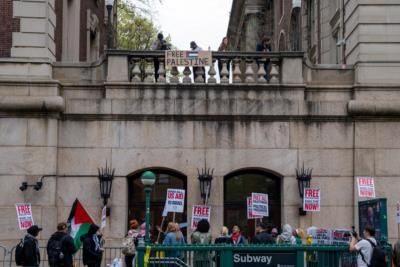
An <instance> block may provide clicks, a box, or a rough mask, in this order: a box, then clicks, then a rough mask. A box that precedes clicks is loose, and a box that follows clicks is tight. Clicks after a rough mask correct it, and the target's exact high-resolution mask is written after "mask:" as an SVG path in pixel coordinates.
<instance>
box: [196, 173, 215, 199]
mask: <svg viewBox="0 0 400 267" xmlns="http://www.w3.org/2000/svg"><path fill="white" fill-rule="evenodd" d="M197 173H198V178H199V181H200V194H201V198H202V199H203V204H204V205H206V204H207V202H208V198H209V197H210V192H211V181H212V179H213V173H214V169H212V170H211V169H207V168H204V169H201V173H200V171H199V169H197Z"/></svg>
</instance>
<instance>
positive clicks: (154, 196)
mask: <svg viewBox="0 0 400 267" xmlns="http://www.w3.org/2000/svg"><path fill="white" fill-rule="evenodd" d="M145 171H152V172H154V174H155V175H156V177H157V178H156V182H155V184H154V185H153V190H152V193H151V197H150V225H151V231H152V232H153V233H155V232H156V229H155V227H156V226H161V222H162V212H163V209H164V204H165V199H166V194H167V189H168V188H177V189H184V190H185V191H186V190H187V176H186V175H185V174H183V173H181V172H179V171H177V170H174V169H169V168H163V167H152V168H145V169H141V170H138V171H135V172H133V173H131V174H129V175H128V176H127V179H128V222H129V220H132V219H136V220H138V221H139V223H140V222H141V221H142V220H143V219H144V218H145V205H146V203H145V194H144V187H143V184H142V182H141V180H140V178H141V175H142V173H143V172H145ZM186 199H187V194H186V195H185V208H184V213H176V214H175V221H176V222H178V223H182V222H186V218H187V209H186V205H187V204H186V203H187V201H186ZM172 220H173V214H171V213H169V214H168V216H167V218H166V220H165V221H166V222H168V221H172ZM128 225H129V223H128ZM182 232H183V233H184V234H185V233H186V231H182ZM153 238H156V237H153Z"/></svg>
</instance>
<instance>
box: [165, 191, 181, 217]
mask: <svg viewBox="0 0 400 267" xmlns="http://www.w3.org/2000/svg"><path fill="white" fill-rule="evenodd" d="M184 205H185V190H183V189H172V188H168V190H167V200H166V202H165V209H164V212H163V213H164V214H165V212H178V213H182V212H183V208H184Z"/></svg>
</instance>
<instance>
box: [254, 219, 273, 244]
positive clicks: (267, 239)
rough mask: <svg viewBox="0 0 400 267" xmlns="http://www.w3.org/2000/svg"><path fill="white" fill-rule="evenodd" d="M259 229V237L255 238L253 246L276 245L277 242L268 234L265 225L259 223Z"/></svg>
mask: <svg viewBox="0 0 400 267" xmlns="http://www.w3.org/2000/svg"><path fill="white" fill-rule="evenodd" d="M257 228H258V229H257V235H256V236H255V237H254V241H253V244H275V240H274V239H273V238H272V236H271V235H270V234H268V233H267V226H266V225H265V223H263V222H259V223H258V225H257Z"/></svg>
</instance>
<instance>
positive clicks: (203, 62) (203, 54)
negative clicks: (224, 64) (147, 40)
mask: <svg viewBox="0 0 400 267" xmlns="http://www.w3.org/2000/svg"><path fill="white" fill-rule="evenodd" d="M211 64H212V55H211V51H179V50H167V51H165V66H166V68H168V69H169V68H171V67H177V66H184V67H189V66H193V67H204V66H210V65H211Z"/></svg>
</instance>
